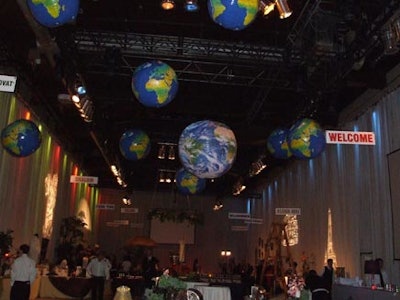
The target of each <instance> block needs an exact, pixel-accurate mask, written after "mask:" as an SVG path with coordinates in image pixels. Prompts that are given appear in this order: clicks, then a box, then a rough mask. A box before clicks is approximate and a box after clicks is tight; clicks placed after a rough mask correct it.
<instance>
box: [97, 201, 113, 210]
mask: <svg viewBox="0 0 400 300" xmlns="http://www.w3.org/2000/svg"><path fill="white" fill-rule="evenodd" d="M96 209H110V210H114V209H115V204H107V203H99V204H96Z"/></svg>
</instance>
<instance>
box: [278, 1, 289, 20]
mask: <svg viewBox="0 0 400 300" xmlns="http://www.w3.org/2000/svg"><path fill="white" fill-rule="evenodd" d="M275 4H276V7H277V8H278V12H279V17H280V18H281V19H286V18H288V17H290V16H291V15H292V12H293V11H292V10H291V9H290V7H289V4H288V3H287V0H276V1H275Z"/></svg>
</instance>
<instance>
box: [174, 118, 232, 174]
mask: <svg viewBox="0 0 400 300" xmlns="http://www.w3.org/2000/svg"><path fill="white" fill-rule="evenodd" d="M178 148H179V158H180V160H181V162H182V164H183V166H184V168H185V169H186V170H187V171H188V172H190V173H192V174H193V175H195V176H197V177H199V178H217V177H220V176H222V175H224V174H225V173H226V172H228V171H229V170H230V168H231V167H232V165H233V163H234V161H235V159H236V152H237V143H236V137H235V135H234V133H233V131H232V130H231V129H230V128H229V127H228V126H226V125H225V124H223V123H220V122H215V121H210V120H204V121H199V122H195V123H192V124H190V125H189V126H187V127H186V128H185V129H184V130H183V131H182V133H181V136H180V138H179V145H178Z"/></svg>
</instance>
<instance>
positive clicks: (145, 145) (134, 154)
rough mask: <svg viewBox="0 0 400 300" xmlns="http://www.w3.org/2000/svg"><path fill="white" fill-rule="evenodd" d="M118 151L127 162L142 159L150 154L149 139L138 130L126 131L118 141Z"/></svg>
mask: <svg viewBox="0 0 400 300" xmlns="http://www.w3.org/2000/svg"><path fill="white" fill-rule="evenodd" d="M119 150H120V151H121V154H122V155H123V156H124V157H125V158H126V159H128V160H139V159H143V158H145V157H146V156H147V154H149V152H150V138H149V136H148V135H147V134H146V133H145V132H144V131H142V130H140V129H131V130H127V131H125V132H124V133H123V134H122V136H121V138H120V140H119Z"/></svg>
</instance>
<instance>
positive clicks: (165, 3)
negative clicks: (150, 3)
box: [161, 0, 175, 10]
mask: <svg viewBox="0 0 400 300" xmlns="http://www.w3.org/2000/svg"><path fill="white" fill-rule="evenodd" d="M161 8H162V9H163V10H171V9H174V8H175V1H174V0H161Z"/></svg>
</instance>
